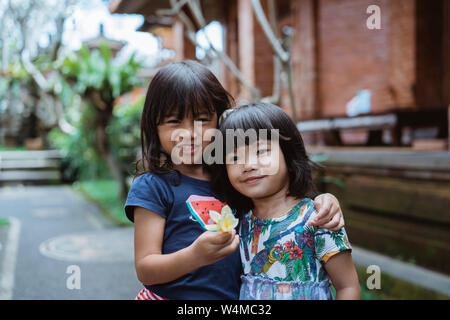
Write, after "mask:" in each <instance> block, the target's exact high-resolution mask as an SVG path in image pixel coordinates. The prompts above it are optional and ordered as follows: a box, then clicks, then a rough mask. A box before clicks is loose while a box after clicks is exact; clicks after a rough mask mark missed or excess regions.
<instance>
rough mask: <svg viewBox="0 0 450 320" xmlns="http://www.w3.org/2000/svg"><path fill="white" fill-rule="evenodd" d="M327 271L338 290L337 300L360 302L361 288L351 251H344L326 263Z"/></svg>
mask: <svg viewBox="0 0 450 320" xmlns="http://www.w3.org/2000/svg"><path fill="white" fill-rule="evenodd" d="M325 270H326V271H327V273H328V276H329V277H330V280H331V282H332V283H333V286H334V288H335V289H336V300H359V299H361V288H360V286H359V281H358V274H357V273H356V269H355V265H354V264H353V259H352V255H351V253H350V251H348V250H347V251H342V252H339V253H337V254H335V255H334V256H332V257H331V258H330V259H329V260H328V261H327V262H326V263H325Z"/></svg>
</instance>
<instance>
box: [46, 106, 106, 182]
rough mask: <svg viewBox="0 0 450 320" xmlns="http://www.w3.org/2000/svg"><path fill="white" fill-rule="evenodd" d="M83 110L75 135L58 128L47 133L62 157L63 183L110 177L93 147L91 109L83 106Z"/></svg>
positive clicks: (93, 133)
mask: <svg viewBox="0 0 450 320" xmlns="http://www.w3.org/2000/svg"><path fill="white" fill-rule="evenodd" d="M83 109H84V110H83V112H82V116H81V119H80V121H79V123H78V125H77V127H76V128H77V132H76V133H75V134H73V135H68V134H65V133H63V132H61V130H60V129H59V128H54V129H52V130H51V131H50V133H49V140H50V142H51V143H52V144H53V146H54V147H56V148H58V149H59V150H61V152H62V154H63V156H64V161H63V179H64V180H65V181H74V180H77V179H82V180H90V179H99V178H107V177H109V176H110V175H109V172H108V170H107V169H106V168H107V167H106V165H105V163H104V161H103V160H102V159H101V157H100V156H99V155H98V153H97V151H96V150H95V147H94V141H95V132H94V131H93V130H92V128H93V123H92V122H93V116H92V115H93V107H92V106H90V105H85V106H84V107H83Z"/></svg>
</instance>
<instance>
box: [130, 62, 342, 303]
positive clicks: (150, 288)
mask: <svg viewBox="0 0 450 320" xmlns="http://www.w3.org/2000/svg"><path fill="white" fill-rule="evenodd" d="M233 104H234V101H233V98H232V97H231V96H230V95H229V94H228V93H227V91H226V90H225V89H224V88H223V87H222V85H221V84H220V82H219V81H218V80H217V78H216V77H215V76H214V74H213V73H212V72H211V71H209V70H208V69H207V68H206V67H204V66H203V65H201V64H200V63H197V62H194V61H182V62H178V63H171V64H168V65H166V66H164V67H162V68H161V69H160V70H159V71H158V72H157V74H156V75H155V77H154V78H153V80H152V81H151V83H150V85H149V88H148V91H147V95H146V99H145V104H144V109H143V112H142V118H141V147H142V159H140V161H138V163H137V171H138V177H137V178H136V179H135V181H134V183H133V185H132V187H131V189H130V191H129V194H128V198H127V201H126V204H125V213H126V215H127V217H128V218H129V219H130V220H131V221H133V222H134V247H135V268H136V273H137V277H138V279H139V280H140V281H141V282H142V283H143V285H144V286H145V288H144V289H143V290H142V291H141V292H140V293H139V294H138V296H137V297H136V299H138V300H143V299H145V300H160V299H238V297H239V289H240V274H241V259H240V255H239V250H236V249H237V248H238V246H239V236H238V235H237V234H236V231H235V230H233V231H231V232H212V231H205V228H204V227H203V226H202V224H201V223H199V222H198V221H197V220H196V219H195V218H193V215H192V212H194V213H197V215H198V216H201V215H202V214H204V213H205V212H208V211H209V210H214V211H217V212H221V209H222V208H223V207H224V205H225V203H224V202H223V199H222V198H221V197H220V196H219V195H218V194H216V193H214V192H213V191H212V190H211V184H210V177H211V167H210V166H207V165H206V164H205V163H204V162H203V161H202V159H203V157H202V156H203V155H202V150H205V148H206V147H207V146H208V145H209V144H210V143H211V140H210V139H204V134H205V132H207V130H208V129H215V128H217V125H218V119H219V118H220V116H221V115H222V114H223V112H224V111H225V110H226V109H229V108H231V107H233ZM194 121H195V123H194ZM196 124H197V125H196ZM198 124H200V125H198ZM174 155H176V157H175V160H176V161H174ZM315 204H316V205H317V206H320V207H321V214H320V217H318V219H317V220H315V221H313V222H311V224H315V225H322V226H323V227H325V228H329V229H336V230H337V229H340V228H341V227H342V226H343V217H342V212H341V210H340V207H339V203H338V201H337V199H336V198H335V197H334V196H332V195H330V194H323V195H320V196H318V197H317V198H316V199H315Z"/></svg>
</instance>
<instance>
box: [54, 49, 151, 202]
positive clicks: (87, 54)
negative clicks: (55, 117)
mask: <svg viewBox="0 0 450 320" xmlns="http://www.w3.org/2000/svg"><path fill="white" fill-rule="evenodd" d="M141 66H142V65H141V63H139V62H138V61H136V59H135V56H134V55H131V56H130V57H129V58H128V60H127V61H125V62H124V63H117V62H116V61H115V60H114V59H113V57H112V52H111V49H110V48H109V47H108V46H107V45H106V44H101V45H100V47H99V49H93V50H92V51H90V50H89V49H88V48H87V47H86V46H82V48H81V49H80V50H79V51H78V52H77V53H73V54H70V55H68V56H67V57H66V58H65V59H64V61H63V62H62V63H61V65H60V66H59V70H60V72H61V75H62V76H63V78H64V79H65V81H67V83H68V84H69V85H70V86H71V87H72V88H73V90H74V91H75V92H77V93H78V94H80V95H81V97H82V99H83V101H84V102H85V103H87V104H89V105H90V106H91V107H92V108H93V127H92V131H93V133H94V142H93V143H94V146H95V150H96V151H97V152H98V154H99V155H100V157H101V158H102V159H103V160H104V161H105V163H106V164H107V165H108V168H109V170H110V172H111V175H112V176H113V178H114V179H115V180H116V181H117V182H118V184H119V197H120V198H121V199H125V198H126V196H127V185H126V173H125V171H126V170H125V169H124V168H123V166H122V165H121V164H120V161H119V159H118V157H117V156H116V155H115V153H114V152H113V149H114V148H113V147H112V145H111V142H112V141H111V140H110V139H109V137H108V131H107V128H108V126H109V124H110V123H111V121H112V119H113V118H114V113H113V109H114V102H115V99H116V98H117V97H119V96H120V95H123V94H125V93H127V92H129V91H131V90H132V89H133V88H134V87H136V86H139V85H141V84H142V82H141V80H140V79H139V78H138V77H137V76H136V72H137V71H138V70H139V69H140V68H141Z"/></svg>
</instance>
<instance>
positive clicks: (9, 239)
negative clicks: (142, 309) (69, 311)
mask: <svg viewBox="0 0 450 320" xmlns="http://www.w3.org/2000/svg"><path fill="white" fill-rule="evenodd" d="M0 217H2V218H9V219H10V221H11V223H10V225H9V226H0V246H1V249H0V299H133V298H134V297H135V296H136V294H137V292H138V291H139V290H140V289H141V288H142V286H141V284H140V283H139V281H138V280H137V278H136V274H135V270H134V261H133V228H132V227H126V228H117V227H115V226H114V225H113V224H112V223H111V222H110V221H109V220H108V219H106V218H105V217H104V216H103V215H102V213H101V212H100V211H99V209H98V208H97V207H96V206H95V205H93V204H91V203H89V202H87V201H86V200H85V199H84V198H83V197H82V196H81V195H80V194H78V193H77V192H75V191H73V190H72V189H71V188H70V187H67V186H26V187H23V186H17V187H1V188H0Z"/></svg>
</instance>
